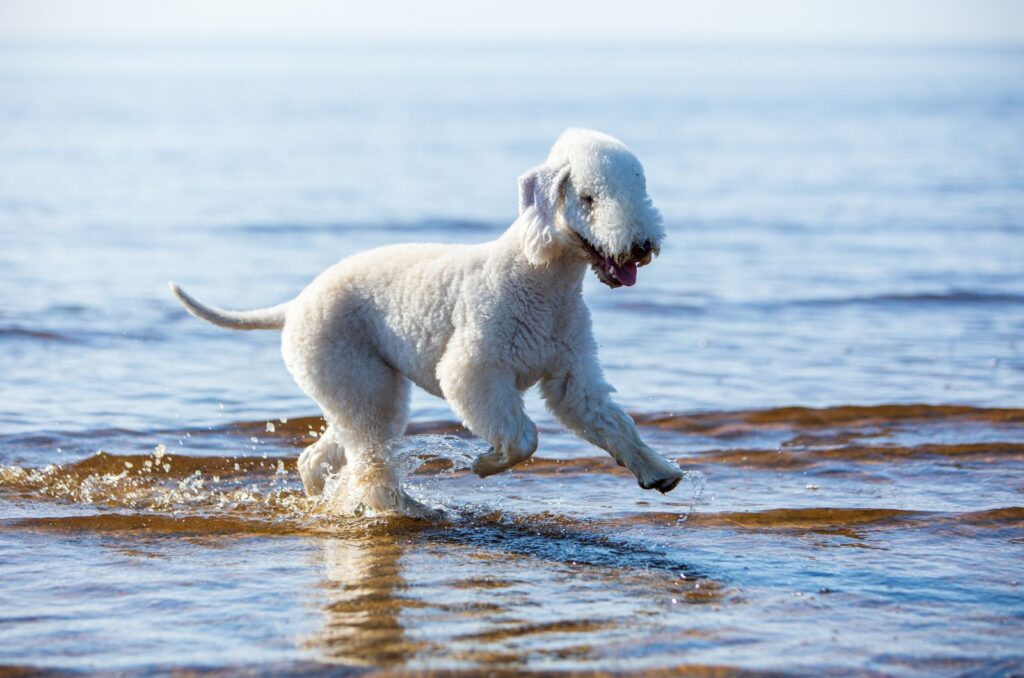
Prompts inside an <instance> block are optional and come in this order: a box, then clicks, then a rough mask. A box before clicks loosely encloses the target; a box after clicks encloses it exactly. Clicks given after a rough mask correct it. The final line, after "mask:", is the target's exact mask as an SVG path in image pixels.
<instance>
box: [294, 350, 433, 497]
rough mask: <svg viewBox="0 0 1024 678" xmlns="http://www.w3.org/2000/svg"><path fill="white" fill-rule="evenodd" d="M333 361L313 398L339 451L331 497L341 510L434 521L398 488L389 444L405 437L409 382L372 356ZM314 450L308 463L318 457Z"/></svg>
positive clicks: (398, 483) (399, 486)
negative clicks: (340, 470) (339, 473)
mask: <svg viewBox="0 0 1024 678" xmlns="http://www.w3.org/2000/svg"><path fill="white" fill-rule="evenodd" d="M352 348H353V347H351V346H350V347H349V348H348V351H347V355H346V356H345V360H343V361H335V362H334V363H333V364H332V365H331V370H330V373H329V374H328V373H327V372H326V371H325V372H324V373H322V374H323V378H324V382H322V383H320V384H318V386H320V387H321V388H317V389H316V390H317V391H318V392H317V393H315V394H312V395H315V397H316V399H317V401H318V402H319V403H320V405H321V406H322V407H323V408H324V414H325V416H326V418H327V420H328V421H329V422H330V428H329V429H328V431H329V432H331V433H332V434H333V438H334V440H335V441H336V444H337V445H338V446H339V447H338V448H336V449H339V450H342V449H343V450H344V451H343V453H342V455H343V458H344V460H345V461H344V463H345V474H344V482H343V483H342V484H341V485H340V486H339V488H338V492H337V494H336V496H333V497H331V498H330V500H331V501H336V502H337V504H336V505H337V507H338V508H339V509H341V510H343V511H346V512H348V511H351V512H355V513H362V512H365V511H371V512H374V513H399V514H402V515H407V516H416V517H434V516H436V515H437V512H434V511H431V510H430V509H428V508H427V507H425V506H423V505H422V504H420V503H419V502H417V501H416V500H414V499H413V498H412V497H410V496H409V495H408V494H407V493H406V492H405V490H404V489H403V488H402V484H401V481H402V478H401V477H400V475H399V473H398V470H397V465H398V464H397V460H396V459H395V458H394V457H393V456H392V454H393V447H394V444H395V443H396V442H397V441H398V440H399V439H400V438H401V437H402V435H403V434H404V433H405V427H406V423H407V422H408V417H409V390H410V384H409V380H408V379H406V378H405V377H404V376H403V375H401V374H399V373H398V372H397V371H395V370H393V369H391V367H389V366H388V365H386V364H385V363H384V362H383V361H381V360H380V358H377V357H375V356H372V355H368V354H363V355H358V356H356V355H353V353H355V352H354V351H352ZM319 449H320V448H316V449H315V450H313V451H312V452H311V453H310V459H311V460H312V459H313V458H314V455H316V454H318V453H319Z"/></svg>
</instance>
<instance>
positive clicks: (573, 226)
mask: <svg viewBox="0 0 1024 678" xmlns="http://www.w3.org/2000/svg"><path fill="white" fill-rule="evenodd" d="M519 181H520V191H519V194H520V205H519V207H520V215H519V218H518V219H517V220H516V221H515V222H514V223H513V224H512V225H511V227H510V228H509V229H508V230H507V231H506V232H505V233H504V234H503V235H502V236H501V237H499V238H498V239H497V240H495V241H493V242H488V243H484V244H481V245H436V244H407V245H394V246H390V247H383V248H379V249H376V250H372V251H369V252H364V253H361V254H357V255H354V256H351V257H348V258H346V259H344V260H342V261H341V262H339V263H338V264H336V265H335V266H333V267H331V268H329V269H327V270H326V271H324V272H323V273H321V274H320V275H319V276H318V277H317V278H316V279H315V280H314V281H313V282H312V284H310V285H309V286H308V287H307V288H306V289H305V290H303V291H302V293H301V294H299V296H298V297H296V298H295V299H294V300H292V301H291V302H288V303H287V304H282V305H280V306H276V307H273V308H269V309H262V310H256V311H246V312H240V313H236V312H227V311H221V310H219V309H215V308H212V307H207V306H204V305H202V304H200V303H199V302H198V301H196V300H194V299H192V298H191V297H189V296H188V295H186V294H185V293H184V292H182V291H181V290H180V289H179V288H178V287H177V286H175V285H174V284H173V283H172V289H173V291H174V293H175V294H176V295H177V296H178V298H179V299H180V300H181V302H182V303H183V304H184V305H185V307H186V308H187V309H188V310H189V311H190V312H191V313H193V314H194V315H196V316H197V317H200V318H203V319H205V320H208V321H210V322H213V323H215V324H219V325H222V326H225V327H230V328H234V329H265V328H283V334H282V353H283V355H284V360H285V364H286V365H287V367H288V370H289V371H290V372H291V374H292V375H293V377H294V378H295V381H296V382H297V383H298V384H299V386H301V387H302V388H303V390H305V391H306V393H308V394H309V395H310V396H311V397H312V398H313V399H314V400H315V401H316V402H317V404H319V405H320V407H321V408H322V410H323V412H324V415H325V417H326V419H327V422H328V424H329V427H328V429H327V431H326V433H325V434H324V435H323V436H322V437H321V438H320V439H319V440H318V441H317V442H316V443H314V444H313V445H311V446H310V447H308V448H307V449H306V450H305V451H304V452H303V453H302V455H301V457H300V458H299V470H300V474H301V476H302V481H303V484H304V485H305V488H306V491H307V492H308V493H310V494H317V493H320V492H322V491H323V486H324V481H325V478H326V477H327V475H329V474H330V473H333V472H337V471H339V470H340V469H341V467H342V466H343V465H345V464H349V465H350V469H351V470H353V471H359V470H363V471H370V470H372V472H362V471H361V472H360V473H359V474H358V475H359V476H360V477H362V478H366V479H367V480H365V481H364V482H365V483H369V484H373V485H375V487H367V488H364V489H365V490H366V491H365V492H364V493H363V495H364V496H365V497H366V498H367V499H366V501H367V502H368V503H369V505H368V506H367V508H370V509H374V510H378V511H389V510H398V511H406V512H408V511H415V510H416V506H415V503H414V502H412V500H411V499H409V498H408V497H406V496H405V495H404V493H402V492H401V489H400V488H398V487H397V479H396V477H395V474H394V473H393V472H392V471H390V470H389V467H388V464H389V462H388V455H387V451H388V449H389V446H390V444H391V443H392V441H394V440H395V439H396V438H398V437H400V436H401V435H402V434H403V433H404V431H405V427H406V421H407V418H408V396H409V387H410V383H413V384H416V385H417V386H419V387H421V388H423V389H425V390H426V391H428V392H430V393H432V394H434V395H437V396H441V397H443V398H445V399H447V401H448V402H449V403H450V405H451V407H452V409H453V410H454V411H455V412H456V414H458V416H459V417H460V418H461V419H462V421H463V423H464V424H465V425H466V427H467V428H468V429H469V430H470V431H472V432H473V433H475V434H476V435H477V436H479V437H480V438H482V439H483V440H485V441H487V442H488V443H490V445H491V449H490V451H489V452H487V453H486V454H483V455H482V456H480V457H479V458H478V459H477V460H476V463H475V464H474V466H473V470H474V471H475V472H476V473H478V474H479V475H481V476H488V475H491V474H494V473H499V472H501V471H505V470H507V469H509V468H511V467H512V466H515V465H516V464H518V463H520V462H522V461H524V460H526V459H528V458H529V457H530V456H531V455H532V454H533V453H534V451H535V450H536V449H537V428H536V426H535V425H534V423H533V422H532V421H531V420H530V418H529V417H528V416H527V415H526V412H525V411H524V408H523V399H522V394H523V391H525V390H526V389H528V388H530V387H531V386H533V385H534V384H537V383H538V382H539V383H540V388H541V393H542V394H543V396H544V398H545V400H546V402H547V404H548V406H549V407H550V409H551V411H552V412H553V413H554V414H555V415H556V416H557V417H558V419H559V420H560V421H561V422H562V423H563V424H564V425H565V426H566V427H567V428H569V429H570V430H572V431H573V432H574V433H576V434H577V435H579V436H580V437H582V438H583V439H585V440H587V441H589V442H591V443H593V444H594V445H597V446H598V447H601V448H603V449H605V450H607V451H608V452H609V453H610V454H611V456H612V457H613V458H614V459H615V460H616V461H617V462H618V463H619V464H620V465H622V466H625V467H626V468H628V469H629V470H630V471H631V472H632V473H633V474H634V475H635V476H636V478H637V480H638V482H639V484H640V486H641V487H644V488H655V489H658V490H660V491H662V492H667V491H669V490H671V489H672V488H674V487H675V486H676V484H678V482H679V480H680V479H681V478H682V472H681V471H680V470H679V468H678V467H677V466H676V465H675V464H673V463H671V462H670V461H668V460H667V459H665V458H664V457H662V456H661V455H659V454H657V453H656V452H654V451H653V450H651V448H649V447H648V446H647V445H646V444H644V442H643V441H642V440H641V439H640V436H639V434H638V433H637V430H636V427H635V425H634V423H633V421H632V419H631V418H630V417H629V415H628V414H626V413H625V412H624V411H623V410H622V409H621V408H620V407H619V406H618V405H617V404H616V403H615V402H613V401H612V400H611V398H610V397H609V394H610V393H611V392H612V391H614V389H613V388H612V387H611V386H610V385H609V384H608V383H607V382H606V381H605V379H604V375H603V373H602V370H601V367H600V365H599V364H598V361H597V352H596V345H595V343H594V339H593V336H592V333H591V325H590V314H589V312H588V310H587V307H586V305H585V304H584V303H583V297H582V285H583V275H584V272H585V270H586V265H587V263H588V262H589V263H590V264H591V265H592V266H593V267H594V269H595V271H596V272H598V275H599V277H601V279H602V281H604V282H605V283H606V284H609V285H610V286H613V287H618V286H619V285H632V284H633V281H635V279H636V265H637V263H638V262H639V264H640V265H643V264H644V263H647V262H649V261H650V257H651V254H656V253H657V252H658V251H659V248H660V246H661V241H662V239H663V238H664V230H663V229H662V225H661V217H660V215H659V214H658V212H657V210H655V209H654V207H653V205H652V203H651V200H650V198H649V197H648V195H647V190H646V183H645V179H644V174H643V168H642V166H641V165H640V162H639V160H637V158H636V157H635V156H634V155H633V154H632V153H631V152H630V151H629V150H628V149H627V148H626V146H625V145H624V144H622V142H620V141H618V140H616V139H614V138H612V137H609V136H607V135H604V134H601V133H599V132H593V131H589V130H581V129H571V130H568V131H567V132H565V134H563V135H562V136H561V137H560V138H559V140H558V141H557V142H556V143H555V145H554V147H553V148H552V150H551V153H550V155H549V157H548V160H547V162H545V163H544V164H543V165H540V166H538V167H535V168H533V169H532V170H530V171H529V172H527V173H526V174H524V175H523V176H522V177H520V180H519ZM377 504H380V505H377Z"/></svg>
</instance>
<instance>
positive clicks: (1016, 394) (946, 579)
mask: <svg viewBox="0 0 1024 678" xmlns="http://www.w3.org/2000/svg"><path fill="white" fill-rule="evenodd" d="M569 125H583V126H591V127H596V128H599V129H603V130H606V131H608V132H611V133H613V134H615V135H617V136H620V137H621V138H623V139H624V140H626V141H627V142H628V143H629V144H630V145H631V146H632V147H633V148H634V150H635V151H636V152H637V153H638V155H640V157H641V159H642V160H643V161H644V163H645V165H646V168H647V175H648V179H649V184H650V190H651V193H652V195H653V197H654V199H655V201H656V203H657V204H658V205H659V206H660V207H661V208H662V211H663V212H664V214H665V217H666V224H667V226H668V230H669V233H670V239H669V241H668V243H667V245H666V248H665V251H664V254H663V255H662V257H661V258H660V259H658V260H657V261H656V262H655V264H654V265H653V266H650V267H647V268H644V269H643V270H642V271H641V272H640V280H639V284H638V285H637V286H636V287H635V288H632V289H619V290H614V291H612V290H608V289H606V288H603V287H601V286H599V285H598V284H597V283H596V282H595V281H593V280H589V279H588V282H587V288H586V295H587V298H588V301H589V303H590V305H591V308H592V310H593V315H594V322H595V332H596V334H597V336H598V339H599V341H600V343H601V356H602V361H603V363H604V365H605V368H606V372H607V373H608V376H609V378H610V380H611V381H612V382H613V383H614V384H616V386H617V388H618V398H619V399H620V401H621V402H623V403H624V405H625V406H626V407H627V408H628V409H629V410H630V411H631V412H633V413H634V415H635V417H636V418H637V420H638V421H639V422H640V423H641V426H642V429H643V433H644V435H645V437H646V438H647V439H648V440H649V441H650V442H651V443H652V445H653V446H654V447H656V448H657V449H658V450H660V451H661V452H663V453H664V454H666V455H667V456H670V457H672V458H675V459H677V460H678V461H679V462H680V464H681V465H682V466H683V467H684V468H685V469H687V470H688V471H689V475H688V477H687V480H686V481H684V483H683V484H681V485H680V487H679V488H678V489H677V490H676V491H675V492H673V493H671V494H669V495H666V496H661V495H657V494H654V493H651V492H644V491H642V490H640V489H639V488H638V487H637V486H636V484H635V482H634V481H633V480H632V479H631V478H630V477H628V476H627V475H626V474H625V473H624V472H623V471H622V470H621V469H619V468H618V467H616V466H615V465H614V464H613V463H612V462H611V460H610V459H609V458H608V457H607V456H606V455H604V454H603V453H602V452H600V451H599V450H596V449H593V448H590V447H588V446H587V445H586V444H584V443H582V442H580V441H578V440H576V439H575V438H573V437H572V436H570V435H567V434H566V433H564V432H563V431H562V430H561V429H560V428H559V427H558V426H557V424H556V423H555V422H554V421H553V420H552V418H551V417H550V415H548V414H546V413H545V412H544V410H543V407H542V406H541V405H540V403H539V402H538V401H537V399H536V398H534V397H531V398H530V399H529V401H528V404H529V409H530V411H531V413H532V414H533V415H534V417H535V419H536V420H537V422H538V424H539V426H540V429H541V446H540V450H539V452H538V454H537V456H536V457H535V459H534V460H532V461H531V462H529V463H527V464H524V465H522V466H521V467H519V468H517V469H516V470H515V471H514V472H512V473H508V474H503V475H500V476H496V477H492V478H488V479H485V480H481V479H478V478H476V477H475V476H473V475H472V474H469V473H467V472H466V470H465V468H466V465H467V464H468V461H469V460H470V459H472V458H473V456H474V455H475V454H477V453H478V452H479V450H480V449H481V446H482V443H481V442H480V441H477V440H474V439H472V438H470V437H467V436H466V434H465V432H464V431H462V430H461V429H460V428H459V427H458V426H457V424H456V423H455V422H454V421H453V418H452V415H451V414H450V412H449V411H448V409H447V408H446V406H445V405H444V403H443V402H441V401H439V400H436V399H433V398H430V397H429V396H426V395H423V394H417V395H416V396H415V398H414V416H413V425H412V426H411V428H410V435H409V436H408V437H407V438H406V439H405V440H404V441H403V443H402V445H401V447H400V449H399V450H397V451H396V454H399V455H400V456H401V459H402V464H403V465H404V467H405V468H406V469H407V470H408V472H409V475H408V480H407V482H408V485H409V490H410V492H411V493H412V494H413V495H414V496H415V497H416V498H417V499H419V500H420V501H422V502H424V503H425V504H427V505H429V506H431V507H433V508H436V509H439V510H441V511H443V513H444V516H445V517H444V518H443V519H439V520H436V521H422V520H411V519H396V518H380V517H376V518H375V517H366V516H364V517H357V518H354V517H346V516H343V515H339V514H338V512H337V511H335V510H333V508H335V507H332V506H331V505H330V503H329V501H319V500H311V499H308V498H306V497H305V496H304V495H303V494H302V492H301V489H300V486H299V483H298V480H297V476H296V472H295V459H296V457H297V454H298V452H299V450H300V449H301V447H302V446H303V445H305V444H308V443H310V442H311V441H312V440H313V439H314V437H313V436H315V435H318V434H319V431H320V426H321V422H320V421H319V420H318V419H316V418H313V417H312V415H314V414H315V410H314V409H313V407H312V405H311V403H310V402H309V401H308V400H307V399H306V397H305V396H304V395H303V394H302V393H301V392H300V391H299V390H298V389H297V387H295V386H294V384H292V382H291V381H290V379H289V377H288V375H287V373H286V372H285V370H284V367H283V365H282V364H281V360H280V357H279V355H278V345H277V336H276V334H275V333H260V332H257V333H229V332H225V331H223V330H219V329H217V328H213V327H210V326H208V325H205V324H202V323H200V322H198V321H195V320H194V319H192V318H190V317H188V316H186V314H185V313H184V311H183V310H181V308H180V307H178V306H177V305H176V304H175V303H174V302H173V301H172V300H171V298H170V297H169V295H168V293H167V290H166V281H167V280H168V279H175V280H178V281H179V282H181V283H183V284H184V285H186V286H187V288H188V289H190V290H191V291H194V292H195V293H196V295H197V296H199V297H200V298H202V299H207V300H209V301H211V302H213V303H217V304H219V305H223V306H228V307H232V306H234V307H239V308H244V307H252V306H262V305H267V304H269V303H277V302H279V301H282V300H285V299H287V298H290V297H291V296H293V295H294V294H295V293H296V292H297V291H298V290H299V289H301V287H302V286H303V285H304V284H305V283H306V282H308V281H309V280H310V279H311V278H312V277H313V276H314V275H315V274H316V273H317V272H318V271H320V270H322V269H323V268H324V267H326V266H327V265H329V264H330V263H332V262H334V261H335V260H337V259H338V258H340V257H342V256H344V255H346V254H348V253H352V252H356V251H359V250H362V249H366V248H368V247H371V246H374V245H379V244H385V243H394V242H402V241H412V240H419V241H422V240H435V241H437V240H440V241H448V242H480V241H484V240H487V239H490V238H493V237H494V236H495V235H496V234H497V233H499V232H500V230H501V229H502V228H503V227H504V226H505V225H506V224H507V223H508V222H509V221H510V220H511V218H512V217H513V214H514V210H515V205H516V190H515V189H516V187H515V177H516V176H518V174H519V173H520V172H521V171H522V170H524V169H525V168H527V167H530V166H531V165H534V164H536V163H537V162H538V161H539V160H540V159H542V158H543V156H544V154H545V153H546V150H547V147H548V145H549V144H550V143H551V141H552V140H553V139H554V138H555V136H557V134H558V133H559V132H560V131H561V130H562V129H563V128H565V127H567V126H569ZM1022 130H1024V53H1021V52H1017V51H1006V50H1003V51H987V50H896V49H891V50H863V49H862V50H812V49H802V50H790V51H785V50H769V49H765V50H754V51H750V50H746V51H743V50H734V49H711V48H706V49H675V48H643V49H640V48H629V49H626V48H617V49H611V50H609V49H598V48H558V49H552V48H541V47H536V48H530V49H526V50H522V49H520V50H516V49H512V48H498V49H495V50H490V51H487V52H484V51H483V50H480V49H470V48H445V49H439V48H436V49H413V48H408V47H405V48H401V49H399V48H358V49H357V48H346V49H342V48H327V47H316V46H309V47H280V46H278V47H272V48H254V47H230V48H228V47H213V46H202V45H193V46H188V47H172V46H166V47H161V48H155V49H149V50H143V49H140V48H128V47H123V48H110V47H106V48H99V47H84V46H78V47H71V46H48V47H43V46H35V47H33V46H10V45H8V46H5V47H0V234H2V235H3V243H4V247H3V248H0V375H2V377H0V389H2V390H0V667H2V666H7V667H11V666H36V667H47V668H51V669H71V670H112V671H121V670H123V671H141V672H146V671H154V670H160V669H172V668H185V669H187V668H211V669H225V670H229V671H230V670H237V669H240V668H254V669H256V670H260V671H267V672H274V671H312V670H316V669H318V668H323V667H325V666H334V667H349V668H352V669H354V670H356V669H360V668H385V669H413V670H416V669H439V670H454V669H469V670H473V669H480V668H489V669H495V668H497V669H520V668H526V669H534V670H578V671H586V670H619V671H622V670H638V671H640V670H650V671H669V672H671V671H677V670H682V669H684V668H686V669H688V670H690V671H693V672H697V673H699V672H702V671H706V672H708V673H712V672H714V671H715V670H718V669H722V668H728V669H734V670H741V669H751V670H762V671H791V672H803V673H821V672H826V671H831V672H837V673H845V672H855V671H868V672H879V673H889V674H922V675H924V674H927V675H931V674H936V673H940V674H955V673H960V672H970V671H976V672H979V673H982V674H1000V673H1012V672H1014V671H1021V670H1022V669H1024V651H1022V650H1021V647H1024V645H1022V641H1021V639H1022V638H1024V593H1022V584H1021V579H1022V575H1024V573H1022V567H1021V564H1022V563H1024V498H1022V493H1024V474H1022V471H1024V357H1022V352H1024V277H1022V276H1024V134H1022Z"/></svg>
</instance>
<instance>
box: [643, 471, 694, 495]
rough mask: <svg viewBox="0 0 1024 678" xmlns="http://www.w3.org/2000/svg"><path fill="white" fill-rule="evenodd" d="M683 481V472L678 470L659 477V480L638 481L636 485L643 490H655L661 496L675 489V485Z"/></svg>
mask: <svg viewBox="0 0 1024 678" xmlns="http://www.w3.org/2000/svg"><path fill="white" fill-rule="evenodd" d="M682 479H683V472H682V471H680V470H676V471H673V472H672V473H670V474H668V475H666V476H661V477H659V478H650V479H638V480H637V484H639V485H640V487H642V488H644V489H645V490H657V491H658V492H661V493H662V494H667V493H669V492H671V491H672V490H674V489H676V485H678V484H679V481H680V480H682Z"/></svg>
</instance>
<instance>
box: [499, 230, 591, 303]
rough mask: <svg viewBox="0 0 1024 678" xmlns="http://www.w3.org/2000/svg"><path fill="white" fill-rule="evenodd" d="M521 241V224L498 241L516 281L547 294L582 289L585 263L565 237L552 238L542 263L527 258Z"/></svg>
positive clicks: (522, 240) (522, 232)
mask: <svg viewBox="0 0 1024 678" xmlns="http://www.w3.org/2000/svg"><path fill="white" fill-rule="evenodd" d="M525 238H526V234H525V232H524V228H523V224H522V223H521V221H520V220H517V221H516V222H515V223H513V224H512V226H510V227H509V229H508V230H507V231H505V233H504V234H503V235H502V236H501V238H499V239H498V244H499V249H500V250H501V251H502V252H503V253H504V254H505V255H506V256H508V257H510V260H511V261H512V262H514V265H515V268H516V270H517V273H518V274H519V276H520V277H522V278H525V279H527V280H529V281H530V282H531V283H534V284H536V285H537V286H541V287H543V288H544V289H547V290H554V289H558V288H563V289H566V290H573V289H579V288H580V287H581V286H582V284H583V275H584V273H586V270H587V261H586V259H585V257H584V256H583V255H582V254H581V253H580V252H579V250H578V248H577V247H575V246H574V245H573V244H572V243H571V242H570V241H569V238H568V237H565V236H561V237H556V238H555V240H554V241H553V242H552V243H551V244H550V246H549V247H550V249H549V250H548V251H547V252H546V257H545V260H544V262H543V263H536V262H533V261H531V260H530V258H529V257H527V255H526V252H525V248H524V240H525Z"/></svg>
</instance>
